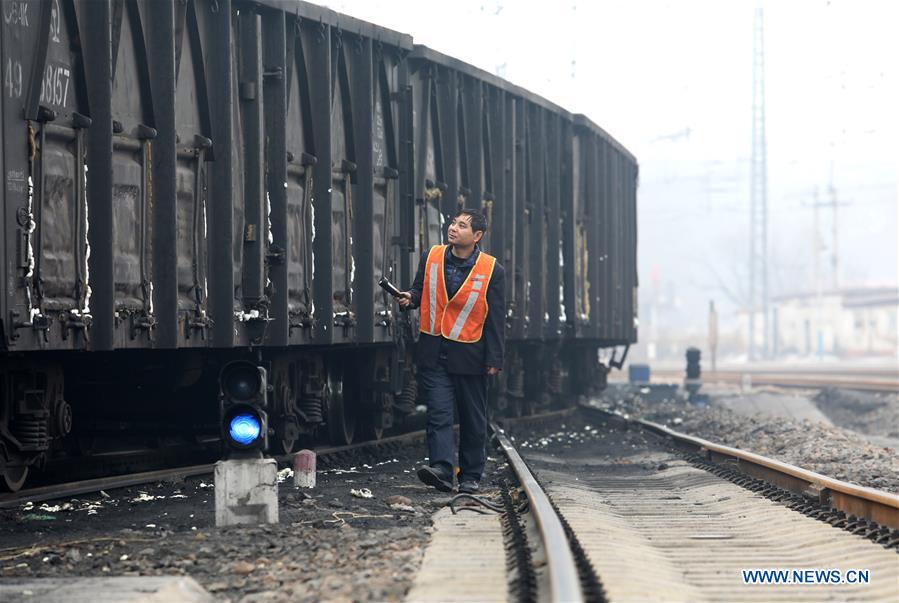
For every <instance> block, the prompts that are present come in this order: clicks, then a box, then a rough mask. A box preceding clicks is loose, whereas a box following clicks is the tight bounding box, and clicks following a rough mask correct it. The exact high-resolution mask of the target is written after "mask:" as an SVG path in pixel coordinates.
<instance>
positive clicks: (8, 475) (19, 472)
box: [0, 466, 28, 492]
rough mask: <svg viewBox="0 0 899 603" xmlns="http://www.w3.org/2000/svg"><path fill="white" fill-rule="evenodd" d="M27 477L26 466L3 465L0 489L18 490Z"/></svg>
mask: <svg viewBox="0 0 899 603" xmlns="http://www.w3.org/2000/svg"><path fill="white" fill-rule="evenodd" d="M27 479H28V467H25V466H18V467H5V468H4V469H3V479H2V480H0V489H2V490H3V491H5V492H18V491H19V490H21V489H22V486H24V485H25V480H27Z"/></svg>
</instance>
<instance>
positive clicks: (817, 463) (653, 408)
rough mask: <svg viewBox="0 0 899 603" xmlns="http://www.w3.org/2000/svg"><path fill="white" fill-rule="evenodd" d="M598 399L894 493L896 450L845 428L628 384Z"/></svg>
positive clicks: (898, 479)
mask: <svg viewBox="0 0 899 603" xmlns="http://www.w3.org/2000/svg"><path fill="white" fill-rule="evenodd" d="M597 403H598V404H599V405H601V406H604V407H606V408H607V409H609V410H611V411H613V412H617V413H619V414H622V415H627V416H631V417H636V418H641V419H647V420H650V421H654V422H656V423H661V424H663V425H666V426H668V427H670V428H672V429H675V430H677V431H680V432H683V433H687V434H690V435H695V436H698V437H701V438H705V439H707V440H711V441H714V442H717V443H720V444H725V445H728V446H733V447H735V448H740V449H743V450H748V451H751V452H755V453H757V454H761V455H764V456H769V457H772V458H776V459H778V460H780V461H783V462H786V463H790V464H793V465H797V466H799V467H803V468H805V469H809V470H811V471H815V472H818V473H821V474H823V475H826V476H828V477H832V478H835V479H840V480H844V481H847V482H852V483H855V484H859V485H862V486H868V487H871V488H877V489H880V490H886V491H888V492H893V493H897V494H899V460H897V450H895V449H893V448H891V447H884V446H877V445H874V444H871V443H870V442H869V441H868V440H867V439H866V438H865V437H864V436H863V435H860V434H859V433H856V432H854V431H852V430H849V429H844V428H841V427H835V426H830V425H825V424H822V423H812V422H810V421H796V420H793V419H787V418H783V417H774V416H770V415H764V414H755V415H751V416H747V415H741V414H738V413H735V412H733V411H731V410H729V409H726V408H720V407H716V406H715V400H714V397H713V398H712V404H711V405H710V406H708V407H699V406H694V405H691V404H687V403H685V402H683V401H680V400H678V399H673V398H666V399H664V400H660V401H653V402H649V401H647V400H645V399H644V397H643V395H641V393H640V391H639V390H637V389H635V388H631V387H629V386H620V387H610V388H609V389H607V390H606V391H605V392H604V394H603V395H602V397H601V398H600V399H598V400H597ZM825 412H826V411H825Z"/></svg>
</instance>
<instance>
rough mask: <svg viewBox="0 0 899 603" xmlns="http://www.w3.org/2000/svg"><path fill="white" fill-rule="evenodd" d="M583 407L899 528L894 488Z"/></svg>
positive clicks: (898, 502)
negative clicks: (857, 482) (829, 474)
mask: <svg viewBox="0 0 899 603" xmlns="http://www.w3.org/2000/svg"><path fill="white" fill-rule="evenodd" d="M581 407H582V408H584V409H585V410H587V411H588V412H590V413H594V414H599V415H601V416H603V417H604V418H606V419H611V420H612V421H617V422H621V423H624V424H631V425H636V426H638V427H640V428H641V429H643V430H644V431H648V432H650V433H654V434H655V435H657V436H660V437H663V438H667V439H669V440H671V441H672V442H674V443H675V444H677V445H678V446H680V447H682V448H685V449H687V450H688V451H691V452H694V453H696V454H698V455H700V456H703V457H705V458H706V459H708V460H709V461H712V462H715V463H718V464H722V465H726V466H727V467H729V468H732V469H736V470H738V471H741V472H743V473H745V474H747V475H749V476H751V477H755V478H757V479H761V480H764V481H766V482H769V483H771V484H774V485H776V486H778V487H780V488H783V489H784V490H788V491H790V492H793V493H795V494H801V495H802V496H805V497H806V498H810V499H814V500H815V502H818V503H819V504H821V505H825V506H829V507H833V508H834V509H837V510H839V511H843V512H844V513H846V514H847V515H854V516H856V517H859V518H863V519H867V520H869V521H874V522H876V523H878V524H880V525H882V526H888V527H890V528H892V529H894V530H897V529H899V496H897V495H895V494H892V493H890V492H884V491H882V490H875V489H874V488H866V487H864V486H857V485H855V484H850V483H849V482H844V481H841V480H838V479H834V478H831V477H827V476H826V475H821V474H820V473H815V472H814V471H809V470H808V469H802V468H801V467H797V466H795V465H790V464H789V463H784V462H782V461H778V460H775V459H771V458H768V457H764V456H762V455H759V454H756V453H754V452H747V451H745V450H740V449H739V448H732V447H730V446H724V445H722V444H716V443H714V442H710V441H708V440H704V439H702V438H698V437H696V436H691V435H687V434H684V433H681V432H679V431H674V430H673V429H669V428H668V427H665V426H664V425H659V424H658V423H653V422H652V421H646V420H643V419H632V418H627V419H626V418H624V417H622V416H620V415H616V414H614V413H611V412H609V411H607V410H603V409H601V408H597V407H595V406H590V405H589V404H582V405H581Z"/></svg>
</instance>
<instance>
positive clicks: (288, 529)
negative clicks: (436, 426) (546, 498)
mask: <svg viewBox="0 0 899 603" xmlns="http://www.w3.org/2000/svg"><path fill="white" fill-rule="evenodd" d="M426 454H427V452H426V448H425V446H424V443H423V442H419V443H417V444H411V445H408V446H404V447H403V448H401V449H399V450H392V451H390V452H387V453H385V454H384V456H367V457H362V458H357V457H353V458H352V459H348V460H347V461H346V462H345V463H343V462H342V464H340V465H334V466H326V467H324V468H322V467H321V465H320V471H319V473H318V476H317V477H318V484H317V487H316V488H315V489H313V490H305V491H304V490H298V489H296V488H294V487H293V483H292V479H290V477H289V475H288V473H289V472H288V471H283V472H282V473H281V474H280V476H279V477H280V478H281V479H282V480H283V481H282V483H281V484H280V486H279V504H280V520H281V521H280V523H279V524H277V525H267V526H251V527H230V528H225V529H219V528H216V527H215V492H214V487H213V484H212V483H211V479H212V478H211V476H208V477H206V478H203V479H199V478H197V479H195V478H190V479H188V480H186V481H182V482H179V483H157V484H151V485H148V486H142V487H135V488H128V489H120V490H110V491H109V492H106V493H103V494H96V495H90V496H87V495H86V496H79V497H78V498H77V499H69V500H65V501H53V502H50V503H35V504H25V505H22V506H21V507H19V508H17V509H9V510H0V542H2V545H0V579H3V578H10V577H32V578H34V577H76V576H95V577H96V576H138V575H143V576H155V575H190V576H192V577H193V578H194V579H196V580H197V581H198V582H199V583H200V584H201V585H202V586H203V587H204V588H206V589H207V590H208V591H209V592H210V593H212V595H213V596H215V598H216V599H217V600H222V601H233V602H242V603H253V602H260V601H301V602H302V601H309V602H312V601H400V600H402V599H403V597H404V596H405V593H406V592H407V591H408V589H409V588H410V586H411V584H412V581H413V579H414V577H415V574H416V572H417V571H418V567H419V565H420V563H421V559H422V556H423V552H424V546H425V545H426V544H427V542H428V541H429V539H430V532H431V515H432V513H433V512H434V511H436V510H437V509H438V508H440V507H442V506H444V505H445V504H446V503H447V502H448V497H447V496H446V495H444V494H441V493H438V492H437V491H435V490H433V489H430V488H427V487H426V486H424V485H423V484H421V483H419V482H418V480H417V479H416V477H415V468H417V466H418V465H420V464H421V463H423V462H425V461H424V455H426ZM353 491H356V492H364V491H367V492H370V493H371V496H370V497H359V496H358V495H354V494H353Z"/></svg>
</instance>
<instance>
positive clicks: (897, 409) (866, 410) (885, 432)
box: [814, 388, 899, 441]
mask: <svg viewBox="0 0 899 603" xmlns="http://www.w3.org/2000/svg"><path fill="white" fill-rule="evenodd" d="M814 401H815V404H816V405H817V406H818V408H819V409H820V410H821V412H823V413H824V414H825V415H827V417H828V418H829V419H830V420H831V421H833V422H834V424H835V425H839V426H841V427H846V428H847V429H852V430H854V431H857V432H859V433H864V434H870V435H875V436H884V437H888V438H893V439H895V440H897V441H899V394H897V393H886V392H860V391H849V390H843V389H834V388H827V389H824V390H821V391H820V392H819V393H818V395H816V396H815V397H814Z"/></svg>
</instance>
